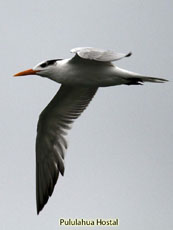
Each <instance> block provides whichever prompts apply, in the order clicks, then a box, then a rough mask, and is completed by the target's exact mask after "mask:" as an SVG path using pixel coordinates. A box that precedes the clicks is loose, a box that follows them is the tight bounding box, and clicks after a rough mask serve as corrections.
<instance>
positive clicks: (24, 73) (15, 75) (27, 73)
mask: <svg viewBox="0 0 173 230" xmlns="http://www.w3.org/2000/svg"><path fill="white" fill-rule="evenodd" d="M37 72H39V71H38V70H37V71H36V70H33V69H28V70H25V71H22V72H19V73H16V74H14V77H18V76H24V75H33V74H36V73H37Z"/></svg>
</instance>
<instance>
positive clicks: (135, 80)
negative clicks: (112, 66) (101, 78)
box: [116, 67, 168, 85]
mask: <svg viewBox="0 0 173 230" xmlns="http://www.w3.org/2000/svg"><path fill="white" fill-rule="evenodd" d="M116 71H117V73H118V75H119V76H121V77H122V78H123V79H124V81H125V83H124V84H126V85H142V84H143V83H144V82H153V83H164V82H167V81H168V80H166V79H164V78H156V77H149V76H143V75H141V74H137V73H133V72H130V71H127V70H124V69H120V68H118V67H117V68H116Z"/></svg>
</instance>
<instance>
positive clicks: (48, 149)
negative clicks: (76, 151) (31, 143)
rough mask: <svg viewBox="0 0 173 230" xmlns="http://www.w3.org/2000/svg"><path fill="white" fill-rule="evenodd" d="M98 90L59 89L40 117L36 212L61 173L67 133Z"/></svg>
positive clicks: (47, 197)
mask: <svg viewBox="0 0 173 230" xmlns="http://www.w3.org/2000/svg"><path fill="white" fill-rule="evenodd" d="M96 91H97V88H84V87H82V88H79V87H71V86H64V85H63V86H61V87H60V90H59V91H58V92H57V94H56V95H55V97H54V98H53V99H52V101H51V102H50V103H49V104H48V106H47V107H46V108H45V109H44V110H43V112H42V113H41V114H40V117H39V121H38V127H37V138H36V200H37V213H39V212H40V211H41V210H42V208H43V207H44V205H45V204H46V203H47V201H48V199H49V197H50V196H51V195H52V192H53V190H54V186H55V184H56V182H57V179H58V176H59V172H60V173H61V175H63V174H64V157H65V151H66V149H67V146H68V145H67V140H66V136H67V131H68V130H69V129H70V128H71V125H72V123H73V121H74V120H75V119H76V118H78V117H79V115H80V114H81V113H82V112H83V110H84V109H85V108H86V107H87V105H88V104H89V102H90V101H91V99H92V98H93V96H94V94H95V93H96Z"/></svg>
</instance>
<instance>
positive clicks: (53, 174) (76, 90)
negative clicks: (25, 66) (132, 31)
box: [14, 47, 167, 214]
mask: <svg viewBox="0 0 173 230" xmlns="http://www.w3.org/2000/svg"><path fill="white" fill-rule="evenodd" d="M71 52H72V53H75V56H74V57H73V58H71V59H55V60H48V61H44V62H41V63H39V64H38V65H36V66H35V67H34V68H33V69H29V70H26V71H23V72H20V73H17V74H15V75H14V76H23V75H31V74H35V75H39V76H41V77H46V78H49V79H51V80H53V81H56V82H58V83H60V84H61V87H60V89H59V91H58V92H57V94H56V95H55V96H54V98H53V99H52V100H51V102H50V103H49V104H48V105H47V107H46V108H45V109H44V110H43V111H42V113H41V114H40V117H39V121H38V126H37V138H36V201H37V214H39V212H40V211H41V210H42V209H43V207H44V205H45V204H46V203H47V201H48V198H49V197H50V196H51V195H52V192H53V190H54V186H55V184H56V182H57V179H58V176H59V172H60V173H61V175H64V154H65V150H66V149H67V141H66V135H67V131H68V130H69V129H70V128H71V125H72V123H73V121H74V120H75V119H76V118H78V117H79V115H80V114H81V113H82V112H83V111H84V110H85V108H86V107H87V105H88V104H89V102H90V101H91V99H92V98H93V96H94V95H95V93H96V91H97V90H98V88H99V87H105V86H114V85H122V84H125V85H141V84H142V83H144V82H158V83H162V82H166V81H167V80H165V79H162V78H154V77H147V76H143V75H140V74H137V73H133V72H130V71H127V70H124V69H120V68H118V67H117V66H115V65H113V64H112V61H117V60H120V59H122V58H124V57H129V56H131V53H128V54H122V53H115V52H113V51H110V50H102V49H96V48H91V47H81V48H75V49H72V50H71Z"/></svg>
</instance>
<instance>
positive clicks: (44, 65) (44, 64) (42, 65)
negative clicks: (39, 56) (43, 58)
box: [40, 62, 48, 68]
mask: <svg viewBox="0 0 173 230" xmlns="http://www.w3.org/2000/svg"><path fill="white" fill-rule="evenodd" d="M47 65H48V64H47V62H44V63H42V64H41V65H40V67H42V68H44V67H46V66H47Z"/></svg>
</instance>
